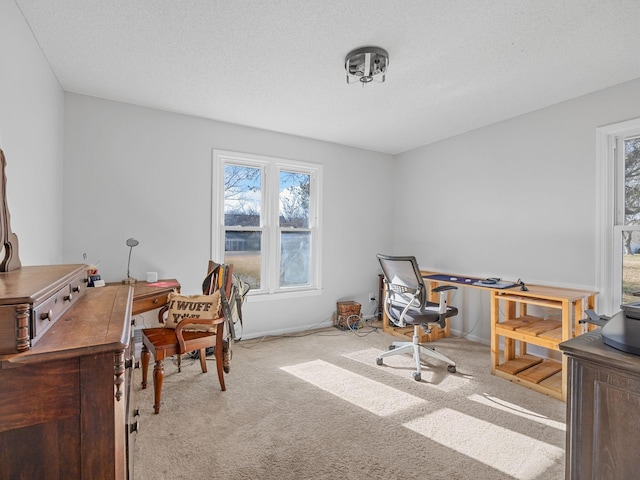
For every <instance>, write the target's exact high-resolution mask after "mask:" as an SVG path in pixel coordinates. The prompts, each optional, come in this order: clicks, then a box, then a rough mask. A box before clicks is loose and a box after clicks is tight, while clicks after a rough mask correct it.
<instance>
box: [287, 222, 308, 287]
mask: <svg viewBox="0 0 640 480" xmlns="http://www.w3.org/2000/svg"><path fill="white" fill-rule="evenodd" d="M280 245H281V247H280V286H281V287H293V286H301V285H309V284H310V283H311V275H310V268H309V265H310V259H311V254H310V252H311V233H310V232H282V233H281V235H280Z"/></svg>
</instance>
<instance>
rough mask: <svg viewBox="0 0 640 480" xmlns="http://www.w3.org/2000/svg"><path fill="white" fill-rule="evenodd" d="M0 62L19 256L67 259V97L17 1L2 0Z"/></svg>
mask: <svg viewBox="0 0 640 480" xmlns="http://www.w3.org/2000/svg"><path fill="white" fill-rule="evenodd" d="M0 65H2V68H1V71H2V73H1V74H0V148H1V149H2V150H3V151H4V154H5V157H6V159H7V167H6V175H7V202H8V205H9V212H10V214H11V229H12V231H13V232H14V233H15V234H16V235H18V240H19V242H18V244H19V257H20V260H21V261H22V264H23V265H47V264H55V263H61V261H62V216H63V212H62V188H63V171H62V138H63V130H62V129H63V99H64V97H63V93H62V88H61V87H60V84H59V83H58V80H57V79H56V77H55V76H54V74H53V72H52V71H51V68H50V67H49V64H48V63H47V61H46V60H45V58H44V56H43V54H42V52H41V50H40V47H39V46H38V44H37V43H36V41H35V40H34V38H33V35H32V34H31V30H30V29H29V27H28V25H27V23H26V22H25V20H24V17H23V16H22V14H21V13H20V10H19V9H18V7H17V6H16V4H15V3H14V2H13V1H3V2H0ZM76 263H77V262H76Z"/></svg>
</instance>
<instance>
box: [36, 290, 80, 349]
mask: <svg viewBox="0 0 640 480" xmlns="http://www.w3.org/2000/svg"><path fill="white" fill-rule="evenodd" d="M79 297H80V295H79V294H77V293H76V294H75V295H74V294H73V293H71V285H65V286H64V287H62V288H61V289H60V290H58V291H57V292H56V293H54V294H53V295H52V296H51V297H49V299H48V300H45V301H44V302H42V303H41V304H40V305H38V306H36V307H35V308H34V309H33V322H32V326H33V327H32V331H31V344H32V345H35V343H36V342H37V341H38V340H39V339H40V337H42V335H43V334H44V332H46V331H47V330H48V329H49V327H51V325H53V324H54V323H55V322H56V320H57V319H58V318H59V317H60V316H61V315H62V314H63V313H64V312H65V311H66V310H67V308H69V307H70V306H71V305H72V304H73V302H74V299H77V298H79Z"/></svg>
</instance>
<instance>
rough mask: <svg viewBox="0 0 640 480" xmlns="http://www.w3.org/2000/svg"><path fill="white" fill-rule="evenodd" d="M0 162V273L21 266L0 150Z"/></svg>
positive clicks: (4, 164) (5, 163)
mask: <svg viewBox="0 0 640 480" xmlns="http://www.w3.org/2000/svg"><path fill="white" fill-rule="evenodd" d="M0 162H2V181H1V182H0V188H2V192H1V193H0V195H2V206H1V207H0V239H2V245H3V246H4V258H3V259H2V261H0V272H10V271H11V270H16V269H18V268H20V267H21V266H22V264H21V263H20V256H19V254H18V237H17V236H16V234H15V233H13V232H12V231H11V216H10V215H9V207H8V206H7V176H6V174H5V167H6V165H7V161H6V159H5V158H4V152H3V151H2V150H0Z"/></svg>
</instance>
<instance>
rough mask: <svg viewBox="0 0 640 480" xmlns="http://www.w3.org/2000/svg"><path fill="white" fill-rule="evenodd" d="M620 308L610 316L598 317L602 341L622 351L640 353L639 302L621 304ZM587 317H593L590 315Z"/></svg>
mask: <svg viewBox="0 0 640 480" xmlns="http://www.w3.org/2000/svg"><path fill="white" fill-rule="evenodd" d="M620 308H621V309H622V310H621V311H619V312H618V313H616V314H615V315H614V316H612V317H611V318H608V317H603V316H601V317H599V318H600V320H602V323H601V325H602V341H603V342H604V343H605V344H606V345H609V346H610V347H613V348H616V349H618V350H622V351H623V352H627V353H633V354H634V355H640V303H630V304H628V305H621V306H620ZM589 318H591V319H592V320H593V319H594V318H593V317H592V315H589ZM592 323H596V324H598V323H597V322H592Z"/></svg>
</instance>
